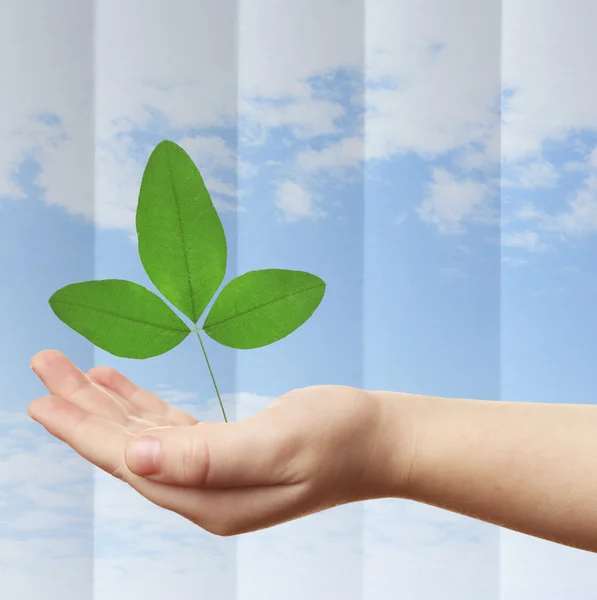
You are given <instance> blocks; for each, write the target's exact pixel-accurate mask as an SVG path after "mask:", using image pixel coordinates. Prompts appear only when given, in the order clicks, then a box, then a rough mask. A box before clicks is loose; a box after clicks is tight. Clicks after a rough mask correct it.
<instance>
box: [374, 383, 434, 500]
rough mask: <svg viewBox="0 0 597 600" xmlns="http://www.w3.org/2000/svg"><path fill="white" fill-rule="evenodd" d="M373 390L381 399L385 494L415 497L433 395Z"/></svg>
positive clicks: (381, 437) (383, 483) (385, 495)
mask: <svg viewBox="0 0 597 600" xmlns="http://www.w3.org/2000/svg"><path fill="white" fill-rule="evenodd" d="M371 394H372V395H373V396H374V397H375V398H376V399H377V401H378V402H379V406H380V412H381V415H382V416H381V432H380V434H379V435H380V442H381V444H380V447H381V449H382V450H381V456H383V460H384V468H383V472H382V474H381V477H382V479H383V482H382V486H383V496H384V497H388V498H411V497H412V491H413V485H414V481H415V478H416V472H417V468H418V462H419V461H418V457H419V454H420V448H419V445H420V439H421V435H420V433H421V431H420V428H421V419H422V416H423V414H424V412H425V410H426V408H427V405H428V404H429V400H430V398H428V397H427V396H422V395H418V394H402V393H398V392H385V391H376V392H371Z"/></svg>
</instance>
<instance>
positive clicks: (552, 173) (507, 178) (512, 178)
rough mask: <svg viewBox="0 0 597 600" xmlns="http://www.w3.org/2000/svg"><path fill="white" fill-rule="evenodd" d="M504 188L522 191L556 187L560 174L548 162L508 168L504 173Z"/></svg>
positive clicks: (541, 161)
mask: <svg viewBox="0 0 597 600" xmlns="http://www.w3.org/2000/svg"><path fill="white" fill-rule="evenodd" d="M502 173H503V175H504V178H503V180H502V186H504V187H512V188H522V189H537V188H551V187H554V186H555V185H556V184H557V182H558V180H559V179H560V172H559V171H558V169H556V167H555V166H554V165H553V164H551V163H550V162H548V161H546V160H538V161H533V162H530V163H526V164H521V165H515V166H512V167H510V166H509V167H507V168H506V169H504V170H503V171H502Z"/></svg>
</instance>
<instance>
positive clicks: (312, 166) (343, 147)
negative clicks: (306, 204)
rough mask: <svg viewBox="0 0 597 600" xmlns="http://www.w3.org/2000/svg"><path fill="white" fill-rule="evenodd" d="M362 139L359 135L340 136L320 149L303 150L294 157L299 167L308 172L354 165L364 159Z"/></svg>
mask: <svg viewBox="0 0 597 600" xmlns="http://www.w3.org/2000/svg"><path fill="white" fill-rule="evenodd" d="M364 149H365V145H364V140H363V138H360V137H347V138H342V139H341V140H340V141H339V142H337V143H336V144H334V145H331V146H327V147H325V148H323V149H322V150H313V149H309V150H304V151H303V152H300V153H299V154H298V155H297V157H296V163H297V166H298V168H299V169H301V170H304V171H307V172H310V171H318V170H328V171H329V170H335V169H340V168H343V167H354V166H355V165H357V164H359V163H362V161H363V159H364Z"/></svg>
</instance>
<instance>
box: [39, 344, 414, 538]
mask: <svg viewBox="0 0 597 600" xmlns="http://www.w3.org/2000/svg"><path fill="white" fill-rule="evenodd" d="M31 366H32V369H33V370H34V371H35V372H36V374H37V375H38V376H39V377H40V378H41V380H42V381H43V383H44V384H45V386H46V387H47V388H48V390H49V392H50V394H51V396H48V397H43V398H39V399H37V400H35V401H34V402H33V403H32V404H31V405H30V407H29V414H30V416H31V417H32V418H33V419H35V420H36V421H38V422H39V423H40V424H41V425H43V426H44V427H45V428H46V429H47V430H48V431H49V432H50V433H51V434H52V435H54V436H56V437H57V438H59V439H61V440H62V441H64V442H66V443H67V444H68V445H69V446H71V447H72V448H73V449H74V450H75V451H76V452H77V453H78V454H80V455H81V456H82V457H83V458H85V459H87V460H88V461H89V462H91V463H93V464H94V465H96V466H97V467H99V468H100V469H103V470H104V471H106V472H108V473H110V474H112V475H113V476H115V477H117V478H119V479H121V480H122V481H124V482H126V483H127V484H128V485H130V486H131V487H132V488H133V489H135V490H136V491H137V492H139V493H140V494H142V495H143V496H145V497H146V498H147V499H148V500H150V501H151V502H153V503H154V504H157V505H158V506H161V507H163V508H166V509H168V510H171V511H174V512H176V513H178V514H180V515H182V516H183V517H185V518H186V519H189V520H190V521H192V522H193V523H195V524H197V525H199V526H200V527H202V528H203V529H206V530H207V531H209V532H211V533H214V534H216V535H221V536H229V535H236V534H240V533H246V532H249V531H254V530H258V529H263V528H266V527H270V526H272V525H276V524H279V523H283V522H286V521H290V520H293V519H296V518H298V517H301V516H305V515H307V514H311V513H315V512H318V511H321V510H325V509H327V508H330V507H332V506H336V505H340V504H346V503H349V502H355V501H360V500H366V499H371V498H380V497H385V496H391V495H393V493H394V492H395V491H396V490H397V489H399V488H400V481H401V479H402V477H403V476H404V475H405V469H403V465H405V464H407V463H408V460H407V456H406V453H402V452H401V450H402V449H404V450H405V449H406V448H407V447H408V443H406V436H405V437H404V440H405V443H401V436H400V433H401V432H400V430H399V428H398V423H396V422H395V420H393V419H392V418H391V417H390V412H389V409H388V407H387V405H385V404H384V403H383V402H382V400H381V398H382V396H380V395H378V394H375V393H372V392H365V391H363V390H359V389H356V388H351V387H345V386H315V387H309V388H304V389H299V390H294V391H292V392H290V393H288V394H285V395H284V396H281V397H280V398H278V399H277V400H276V401H275V402H273V404H271V405H270V406H269V407H268V408H267V409H266V410H264V411H262V412H260V413H258V414H256V415H254V416H252V417H250V418H248V419H245V420H243V421H239V422H235V423H204V422H198V421H197V420H196V419H194V418H193V417H191V416H190V415H188V414H186V413H184V412H182V411H179V410H177V409H175V408H173V407H171V406H169V405H168V404H167V403H166V402H164V401H163V400H161V399H160V398H158V397H157V396H156V395H155V394H152V393H150V392H148V391H145V390H143V389H141V388H139V387H138V386H136V385H135V384H134V383H132V382H131V381H129V380H128V379H126V378H125V377H124V376H123V375H121V374H120V373H118V372H117V371H115V370H113V369H110V368H107V367H95V368H93V369H91V370H90V371H89V372H88V374H84V373H82V372H81V371H80V370H79V369H77V368H76V367H75V366H74V365H73V364H72V363H71V362H70V361H68V359H67V358H66V357H65V356H64V355H62V354H61V353H59V352H55V351H44V352H40V353H39V354H37V355H35V356H34V357H33V359H32V362H31ZM393 414H394V413H393ZM156 428H157V429H156ZM149 441H154V442H157V446H155V447H153V446H150V445H149ZM156 448H157V449H159V450H160V455H159V458H158V455H157V454H152V453H153V452H154V451H156V452H157V450H156ZM152 457H153V458H152Z"/></svg>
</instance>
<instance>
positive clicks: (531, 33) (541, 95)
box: [501, 0, 597, 160]
mask: <svg viewBox="0 0 597 600" xmlns="http://www.w3.org/2000/svg"><path fill="white" fill-rule="evenodd" d="M501 4H502V5H503V9H502V14H503V16H502V31H503V44H502V48H503V53H502V65H503V76H504V87H505V88H507V89H510V90H512V92H513V93H512V95H511V96H510V97H509V98H507V101H506V104H505V111H504V125H503V129H502V151H503V155H504V157H505V158H507V159H509V160H516V159H521V158H526V157H529V156H530V157H532V156H538V155H539V154H540V152H541V150H542V148H543V146H544V144H545V142H546V141H548V140H562V139H564V138H565V137H566V136H568V135H569V134H570V133H572V132H576V131H579V130H581V129H584V128H586V129H590V130H596V129H597V103H596V102H595V94H596V92H597V89H596V88H595V84H594V78H593V77H592V74H593V73H594V72H595V70H596V69H597V39H596V38H595V36H594V32H593V20H594V16H595V14H594V10H595V7H594V4H593V3H592V2H591V0H572V1H571V2H567V3H566V4H562V3H561V2H558V1H557V0H527V1H525V2H517V1H516V0H510V1H506V2H503V3H501Z"/></svg>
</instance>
